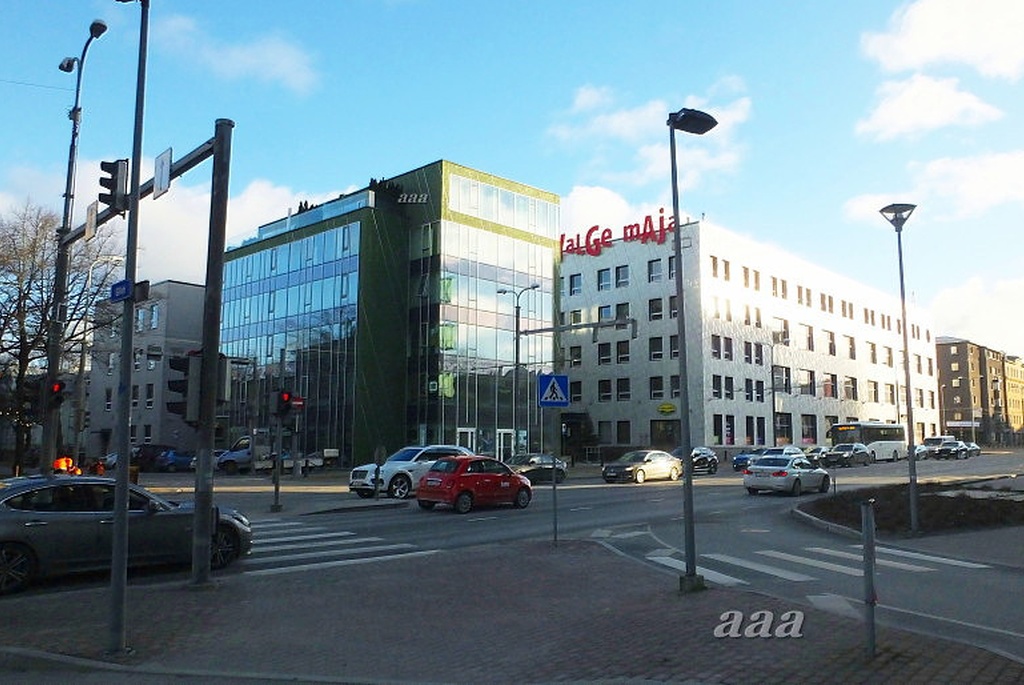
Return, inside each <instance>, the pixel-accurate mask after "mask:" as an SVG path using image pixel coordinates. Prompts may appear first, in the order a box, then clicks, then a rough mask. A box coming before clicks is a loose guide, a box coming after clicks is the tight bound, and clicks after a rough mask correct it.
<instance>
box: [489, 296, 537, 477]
mask: <svg viewBox="0 0 1024 685" xmlns="http://www.w3.org/2000/svg"><path fill="white" fill-rule="evenodd" d="M539 287H540V283H534V284H533V285H528V286H526V287H525V288H519V289H518V290H517V289H515V288H499V289H498V291H497V292H498V294H499V295H512V296H514V297H515V299H516V310H515V311H516V336H515V359H514V361H513V366H512V454H513V455H514V454H515V453H516V447H518V445H519V426H518V425H517V420H516V416H517V410H518V407H519V321H520V312H521V309H520V307H519V298H520V297H521V296H522V294H523V293H525V292H526V291H527V290H536V289H537V288H539ZM495 437H497V436H495ZM495 447H497V445H495ZM495 456H497V457H498V458H500V457H501V455H500V454H497V452H495Z"/></svg>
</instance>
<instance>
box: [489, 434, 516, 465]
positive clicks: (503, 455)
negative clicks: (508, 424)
mask: <svg viewBox="0 0 1024 685" xmlns="http://www.w3.org/2000/svg"><path fill="white" fill-rule="evenodd" d="M514 436H515V433H514V432H513V431H511V430H507V429H506V430H501V429H499V430H498V434H497V438H498V440H497V445H495V450H494V456H495V457H496V458H497V459H500V460H501V461H505V460H506V459H508V458H509V457H511V456H512V450H513V449H514V446H515V437H514Z"/></svg>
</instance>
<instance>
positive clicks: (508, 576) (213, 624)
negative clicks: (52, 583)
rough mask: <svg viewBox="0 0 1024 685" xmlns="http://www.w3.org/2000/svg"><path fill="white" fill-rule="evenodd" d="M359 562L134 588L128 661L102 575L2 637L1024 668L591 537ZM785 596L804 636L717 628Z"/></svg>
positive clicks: (291, 669)
mask: <svg viewBox="0 0 1024 685" xmlns="http://www.w3.org/2000/svg"><path fill="white" fill-rule="evenodd" d="M366 568H367V567H365V566H364V567H362V569H363V570H359V571H353V570H351V569H348V570H346V569H335V570H332V571H328V572H323V573H320V574H319V575H317V576H311V575H308V574H301V575H299V574H296V575H284V576H276V577H272V578H268V577H246V578H244V579H243V578H239V577H236V576H231V575H225V576H220V577H218V579H217V581H216V582H215V583H214V585H213V587H210V588H201V589H197V588H190V587H188V586H187V585H186V583H185V580H184V579H185V575H184V574H183V575H182V576H181V578H182V580H181V581H175V582H168V583H164V584H161V585H148V586H144V585H137V584H133V585H132V586H131V587H130V590H129V619H128V633H129V643H130V645H131V647H132V648H133V649H134V653H133V654H132V655H130V656H127V657H122V658H118V659H110V658H108V657H107V656H106V655H105V653H104V650H105V647H106V643H107V635H108V626H109V620H108V610H109V598H108V592H107V590H106V589H97V590H81V591H71V592H61V593H51V594H35V595H33V594H26V595H15V596H11V597H7V598H4V599H3V600H2V608H3V611H4V616H5V618H4V620H3V621H0V645H4V646H5V647H8V648H11V647H13V648H28V649H33V650H42V651H49V652H54V653H59V654H65V655H72V656H75V657H82V658H84V659H89V660H95V661H94V662H93V663H91V664H87V665H86V667H85V668H86V670H85V671H83V672H81V674H80V678H79V677H76V679H80V680H81V681H82V682H90V683H91V682H103V681H102V680H93V679H92V678H95V677H97V673H96V670H95V669H102V668H104V667H105V665H106V664H113V665H114V668H117V669H122V668H124V667H128V670H127V671H124V670H111V671H108V672H106V673H105V674H102V675H103V676H104V677H105V678H106V680H105V682H109V683H116V682H124V683H129V682H130V683H136V682H146V683H148V682H176V683H178V682H211V681H214V680H219V681H222V682H232V683H236V682H239V683H240V682H260V681H265V680H282V681H283V680H292V681H299V680H301V681H304V682H352V683H368V682H373V683H383V682H386V683H398V682H434V683H474V684H475V683H493V684H495V685H501V684H503V683H516V684H521V683H649V682H672V683H796V684H799V683H834V682H843V683H883V682H885V683H888V682H901V683H959V682H972V683H1020V682H1024V665H1022V664H1020V663H1017V662H1015V661H1012V660H1009V659H1006V658H1003V657H1000V656H997V655H994V654H991V653H989V652H986V651H984V650H981V649H976V648H972V647H967V646H964V645H961V644H954V643H947V642H944V641H942V640H938V639H936V638H933V637H926V636H921V635H916V634H912V633H907V632H903V631H898V630H893V629H888V628H883V627H880V628H879V629H878V633H877V644H878V654H877V656H876V657H875V658H874V659H871V660H868V659H867V657H866V655H865V648H864V644H865V643H864V626H863V624H862V623H861V622H859V621H856V620H853V619H848V618H843V617H840V616H836V615H831V614H827V613H824V612H820V611H817V610H814V609H810V608H806V607H800V606H793V605H791V604H788V603H786V602H783V601H781V600H778V599H774V598H771V597H766V596H762V595H758V594H755V593H751V592H742V591H735V590H729V589H719V588H714V589H710V590H707V591H705V592H701V593H696V594H689V595H681V594H679V593H678V591H677V587H678V584H677V579H676V578H675V577H674V576H673V575H671V574H666V573H663V572H660V571H657V570H655V569H653V568H652V567H647V566H644V565H642V564H639V563H638V562H636V561H634V560H631V559H626V558H624V557H622V556H619V555H617V554H615V553H613V552H611V551H609V550H607V549H605V548H604V547H602V546H601V545H599V544H597V543H594V542H589V541H573V540H568V541H562V542H559V544H558V545H557V546H553V545H552V543H551V542H550V541H543V542H541V541H534V542H522V543H513V544H501V545H488V546H483V547H477V548H472V549H464V550H458V551H452V552H442V553H438V554H436V555H434V556H431V557H429V558H427V559H426V560H424V559H423V558H420V559H414V560H399V561H391V562H387V563H380V564H377V565H374V566H373V567H372V573H367V572H366ZM311 578H315V580H314V581H312V582H310V579H311ZM790 610H801V611H803V612H804V613H805V620H804V622H803V625H802V634H803V636H802V637H799V638H777V637H772V638H716V637H714V630H715V627H716V626H718V625H719V624H720V623H721V622H722V620H721V616H722V614H723V612H726V611H740V612H742V613H743V615H744V616H746V617H750V616H751V614H752V613H753V612H755V611H771V612H773V615H774V616H775V617H776V621H777V620H778V618H779V617H780V616H781V615H782V614H783V613H784V612H787V611H790ZM43 663H44V662H41V661H35V660H33V659H31V658H28V657H27V656H26V654H25V653H24V652H17V653H13V652H11V651H10V650H7V649H0V680H3V681H4V682H44V680H42V679H41V678H42V677H43V676H44V675H45V671H46V669H52V668H54V665H53V664H47V665H46V668H43V666H42V664H43ZM5 674H6V677H5ZM145 674H153V675H150V676H145ZM172 674H189V678H182V679H178V678H176V677H175V676H173V675H172ZM22 677H25V679H24V680H20V678H22ZM160 677H166V680H164V681H161V680H160ZM87 678H88V679H87ZM154 678H155V679H154ZM45 682H57V681H55V680H54V681H49V680H47V681H45Z"/></svg>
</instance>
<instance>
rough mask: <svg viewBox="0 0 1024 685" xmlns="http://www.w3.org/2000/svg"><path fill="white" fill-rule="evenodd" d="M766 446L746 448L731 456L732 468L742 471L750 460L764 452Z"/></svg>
mask: <svg viewBox="0 0 1024 685" xmlns="http://www.w3.org/2000/svg"><path fill="white" fill-rule="evenodd" d="M765 449H766V448H764V447H755V448H752V449H746V450H743V451H742V452H740V453H739V454H737V455H736V456H734V457H733V458H732V470H733V471H742V470H743V469H745V468H747V467H748V466H750V462H752V461H754V460H756V459H757V458H758V457H760V456H761V455H762V454H764V451H765Z"/></svg>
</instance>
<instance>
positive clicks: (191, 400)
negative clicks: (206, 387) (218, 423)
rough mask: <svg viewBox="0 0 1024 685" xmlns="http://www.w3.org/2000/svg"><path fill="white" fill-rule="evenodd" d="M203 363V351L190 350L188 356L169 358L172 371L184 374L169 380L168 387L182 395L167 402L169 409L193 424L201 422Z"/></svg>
mask: <svg viewBox="0 0 1024 685" xmlns="http://www.w3.org/2000/svg"><path fill="white" fill-rule="evenodd" d="M202 363H203V356H202V353H201V352H189V353H188V356H185V357H171V358H170V359H168V360H167V364H168V365H169V366H170V367H171V370H172V371H179V372H181V374H182V377H181V378H176V379H174V380H169V381H167V389H168V390H170V391H171V392H175V393H178V394H179V395H181V400H178V401H174V402H168V403H167V410H168V411H169V412H171V413H172V414H178V415H179V416H181V417H182V418H183V419H184V420H185V422H186V423H189V424H192V425H196V424H197V423H199V390H200V386H199V373H200V367H201V366H202Z"/></svg>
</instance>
